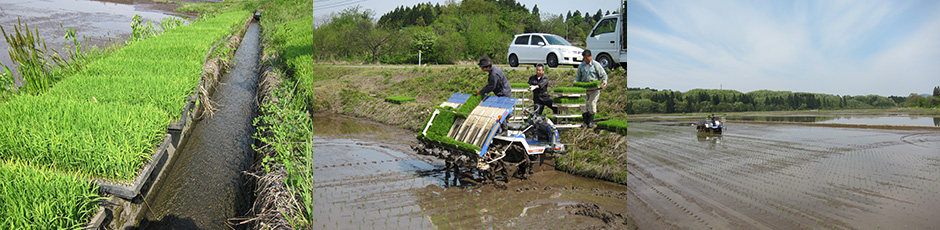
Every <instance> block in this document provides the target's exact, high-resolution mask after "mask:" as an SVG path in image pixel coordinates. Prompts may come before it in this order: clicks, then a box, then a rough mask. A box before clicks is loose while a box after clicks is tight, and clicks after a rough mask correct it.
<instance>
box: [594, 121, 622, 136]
mask: <svg viewBox="0 0 940 230" xmlns="http://www.w3.org/2000/svg"><path fill="white" fill-rule="evenodd" d="M597 127H601V128H604V129H607V130H610V131H614V132H617V133H620V134H622V135H627V121H626V120H615V119H610V120H606V121H601V122H597Z"/></svg>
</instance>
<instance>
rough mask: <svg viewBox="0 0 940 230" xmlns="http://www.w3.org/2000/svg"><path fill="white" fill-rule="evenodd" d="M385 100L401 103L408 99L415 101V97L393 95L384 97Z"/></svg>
mask: <svg viewBox="0 0 940 230" xmlns="http://www.w3.org/2000/svg"><path fill="white" fill-rule="evenodd" d="M385 101H387V102H391V103H395V104H401V103H405V102H409V101H415V98H413V97H409V96H394V97H385Z"/></svg>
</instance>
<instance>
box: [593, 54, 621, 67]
mask: <svg viewBox="0 0 940 230" xmlns="http://www.w3.org/2000/svg"><path fill="white" fill-rule="evenodd" d="M597 62H600V63H601V65H602V66H604V68H607V69H614V68H617V64H616V63H614V60H613V59H611V58H610V55H608V54H600V55H597Z"/></svg>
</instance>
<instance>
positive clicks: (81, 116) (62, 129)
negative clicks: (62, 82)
mask: <svg viewBox="0 0 940 230" xmlns="http://www.w3.org/2000/svg"><path fill="white" fill-rule="evenodd" d="M165 129H166V120H165V119H164V118H163V117H162V116H161V115H160V112H159V110H157V109H156V108H153V107H149V106H131V105H121V104H113V103H94V102H88V101H73V100H66V99H59V98H55V97H50V96H46V95H43V96H22V97H18V98H16V99H14V100H12V101H10V102H7V103H5V104H2V105H0V130H2V131H0V157H2V158H3V159H19V160H23V161H30V162H32V163H37V164H42V165H50V166H53V167H55V168H59V169H64V170H68V171H75V172H78V173H80V174H82V175H85V176H89V177H94V178H106V179H114V180H120V181H129V180H131V179H132V178H133V177H134V176H135V175H136V173H137V171H138V170H139V169H140V167H141V166H142V165H143V164H144V162H146V161H147V160H149V159H150V153H151V152H152V151H153V149H154V147H155V146H156V145H157V144H158V143H159V142H160V141H161V140H162V137H163V133H165Z"/></svg>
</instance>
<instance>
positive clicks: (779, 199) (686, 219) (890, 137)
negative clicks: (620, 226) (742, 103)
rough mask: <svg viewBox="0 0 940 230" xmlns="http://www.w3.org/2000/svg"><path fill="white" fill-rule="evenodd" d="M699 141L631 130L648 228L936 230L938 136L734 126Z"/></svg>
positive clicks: (638, 194) (671, 130)
mask: <svg viewBox="0 0 940 230" xmlns="http://www.w3.org/2000/svg"><path fill="white" fill-rule="evenodd" d="M728 127H729V129H728V130H727V131H726V132H725V134H724V135H723V136H706V137H700V136H697V135H696V133H695V132H694V129H692V128H690V127H688V126H679V125H675V123H671V122H658V123H631V127H630V131H631V132H642V133H646V134H647V135H638V136H636V137H632V139H631V141H630V142H628V145H629V147H630V148H629V149H630V154H629V155H628V159H627V162H628V166H627V167H628V171H629V172H630V176H629V177H628V181H629V183H630V189H629V192H628V196H627V199H628V202H629V204H630V212H629V214H630V218H632V219H633V220H637V222H636V224H637V226H638V227H639V228H640V229H803V228H810V229H820V228H825V229H833V228H835V229H859V228H865V229H879V228H880V229H897V228H905V227H907V228H914V229H935V228H936V226H940V220H938V219H940V218H934V217H935V213H937V211H940V195H937V193H936V191H940V179H937V178H940V177H938V176H940V167H938V166H940V155H938V152H937V151H936V149H940V144H938V143H940V133H936V132H930V131H916V130H914V131H912V130H878V129H846V128H828V127H822V128H821V127H812V126H795V125H754V124H733V125H732V124H729V126H728Z"/></svg>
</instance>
